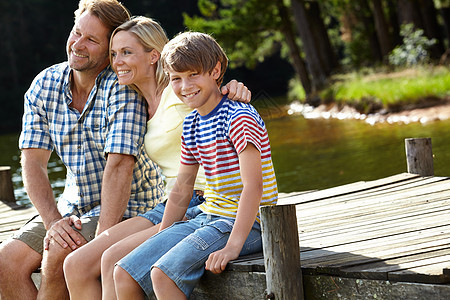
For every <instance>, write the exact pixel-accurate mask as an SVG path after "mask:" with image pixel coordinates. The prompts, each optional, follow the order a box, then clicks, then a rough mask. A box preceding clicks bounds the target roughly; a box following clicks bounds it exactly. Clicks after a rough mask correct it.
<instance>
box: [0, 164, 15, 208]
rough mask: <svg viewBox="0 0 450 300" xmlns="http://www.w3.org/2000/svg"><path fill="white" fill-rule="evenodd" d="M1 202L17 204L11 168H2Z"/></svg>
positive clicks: (0, 167) (0, 172)
mask: <svg viewBox="0 0 450 300" xmlns="http://www.w3.org/2000/svg"><path fill="white" fill-rule="evenodd" d="M0 201H3V202H6V203H8V202H14V203H15V202H16V197H15V196H14V188H13V184H12V177H11V167H9V166H0Z"/></svg>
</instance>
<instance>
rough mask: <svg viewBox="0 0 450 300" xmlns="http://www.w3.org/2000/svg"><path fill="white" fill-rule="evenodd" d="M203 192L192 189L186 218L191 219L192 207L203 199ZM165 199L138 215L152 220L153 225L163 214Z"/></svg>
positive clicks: (192, 216) (192, 215)
mask: <svg viewBox="0 0 450 300" xmlns="http://www.w3.org/2000/svg"><path fill="white" fill-rule="evenodd" d="M202 194H203V193H199V192H198V191H194V193H193V195H192V198H191V202H189V207H188V209H187V210H186V218H187V219H188V220H189V219H192V218H194V217H195V212H196V211H195V210H193V209H192V208H193V207H196V206H197V205H199V204H202V203H203V202H204V201H205V199H204V198H203V196H202ZM166 203H167V202H166V201H165V202H161V203H158V204H157V205H156V206H155V207H153V208H152V209H149V210H148V211H147V212H145V213H143V214H138V216H140V217H144V218H146V219H147V220H149V221H150V222H152V223H153V224H154V225H156V224H159V223H161V221H162V217H163V215H164V210H165V209H166Z"/></svg>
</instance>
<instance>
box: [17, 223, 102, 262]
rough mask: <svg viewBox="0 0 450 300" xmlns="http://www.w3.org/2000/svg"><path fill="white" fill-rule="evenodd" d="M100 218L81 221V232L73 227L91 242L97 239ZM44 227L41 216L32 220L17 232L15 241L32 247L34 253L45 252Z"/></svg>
mask: <svg viewBox="0 0 450 300" xmlns="http://www.w3.org/2000/svg"><path fill="white" fill-rule="evenodd" d="M98 219H99V217H98V216H97V217H82V218H80V220H81V230H78V229H76V228H74V227H73V226H72V228H74V229H75V230H76V231H78V232H79V233H81V235H82V236H83V237H84V238H85V239H86V241H88V242H90V241H92V240H93V239H94V237H95V231H96V229H97V223H98ZM46 232H47V231H46V230H45V227H44V222H42V218H41V217H40V216H39V215H36V216H34V217H33V218H31V219H30V220H29V221H28V222H27V223H26V224H25V225H23V226H22V228H20V229H19V230H18V231H17V232H15V233H14V234H13V236H12V238H13V239H16V240H19V241H22V242H24V243H25V244H27V245H28V246H30V247H31V248H32V249H33V250H34V251H36V252H38V253H39V254H41V255H42V254H43V252H44V249H43V248H44V238H45V234H46Z"/></svg>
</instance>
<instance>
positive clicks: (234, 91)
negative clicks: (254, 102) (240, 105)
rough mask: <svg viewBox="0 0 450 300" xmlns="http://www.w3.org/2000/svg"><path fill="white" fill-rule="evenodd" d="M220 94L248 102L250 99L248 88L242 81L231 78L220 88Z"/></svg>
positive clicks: (250, 94)
mask: <svg viewBox="0 0 450 300" xmlns="http://www.w3.org/2000/svg"><path fill="white" fill-rule="evenodd" d="M220 91H221V92H222V95H226V94H228V99H231V100H235V101H240V102H244V103H249V102H250V100H251V99H252V93H251V92H250V91H249V89H248V88H247V87H246V86H245V85H244V84H243V83H242V82H237V81H236V80H234V79H233V80H231V81H230V82H228V83H227V84H226V85H225V86H223V87H222V88H221V90H220Z"/></svg>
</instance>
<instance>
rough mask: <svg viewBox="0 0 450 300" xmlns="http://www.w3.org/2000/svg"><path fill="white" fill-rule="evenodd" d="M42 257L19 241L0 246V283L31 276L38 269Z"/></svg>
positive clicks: (11, 240)
mask: <svg viewBox="0 0 450 300" xmlns="http://www.w3.org/2000/svg"><path fill="white" fill-rule="evenodd" d="M41 260H42V256H41V255H40V254H39V253H38V252H36V251H34V250H33V249H32V248H30V247H29V246H28V245H27V244H25V243H24V242H22V241H20V240H16V239H10V240H7V241H5V242H3V243H2V244H0V277H2V279H0V281H2V280H5V281H6V280H11V279H13V278H17V277H20V276H31V274H32V273H33V272H34V271H35V270H36V269H37V268H39V266H40V264H41Z"/></svg>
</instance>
